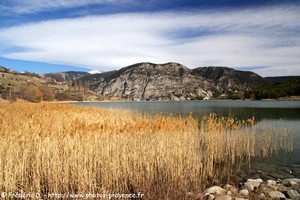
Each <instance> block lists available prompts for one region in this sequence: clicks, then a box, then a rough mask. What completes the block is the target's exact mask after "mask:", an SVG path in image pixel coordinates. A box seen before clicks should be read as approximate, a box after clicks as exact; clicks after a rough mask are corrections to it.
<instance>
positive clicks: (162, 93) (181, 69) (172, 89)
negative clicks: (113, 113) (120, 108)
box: [93, 63, 213, 100]
mask: <svg viewBox="0 0 300 200" xmlns="http://www.w3.org/2000/svg"><path fill="white" fill-rule="evenodd" d="M191 72H192V71H191V70H190V69H188V68H187V67H185V66H183V65H181V64H178V63H166V64H153V63H138V64H135V65H131V66H128V67H125V68H123V69H121V70H119V71H116V72H115V73H113V74H112V75H111V76H109V77H106V78H105V79H102V81H101V82H99V83H97V84H96V85H94V86H93V87H94V89H95V90H96V92H97V94H98V95H102V96H106V97H120V98H125V99H133V100H184V99H203V98H204V97H210V96H211V95H212V92H211V90H210V89H211V88H212V86H213V83H212V82H210V81H207V80H205V79H203V78H202V77H200V76H195V75H193V74H192V73H191Z"/></svg>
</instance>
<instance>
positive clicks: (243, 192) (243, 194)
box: [239, 189, 249, 197]
mask: <svg viewBox="0 0 300 200" xmlns="http://www.w3.org/2000/svg"><path fill="white" fill-rule="evenodd" d="M239 193H240V195H242V196H244V197H247V196H249V191H248V190H247V189H242V190H240V192H239Z"/></svg>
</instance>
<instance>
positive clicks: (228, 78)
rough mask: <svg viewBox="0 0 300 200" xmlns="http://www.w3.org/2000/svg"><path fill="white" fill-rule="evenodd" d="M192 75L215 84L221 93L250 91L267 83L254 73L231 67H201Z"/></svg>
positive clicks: (194, 70) (193, 71)
mask: <svg viewBox="0 0 300 200" xmlns="http://www.w3.org/2000/svg"><path fill="white" fill-rule="evenodd" d="M192 73H193V74H195V75H198V76H202V77H204V78H205V79H207V80H210V81H212V82H214V83H215V87H216V88H217V90H219V91H223V92H225V93H226V92H228V91H236V90H237V91H240V90H248V89H251V88H254V87H257V86H258V85H262V84H264V83H266V80H265V79H264V78H263V77H261V76H259V75H258V74H256V73H254V72H249V71H240V70H236V69H233V68H229V67H214V66H213V67H199V68H196V69H193V70H192Z"/></svg>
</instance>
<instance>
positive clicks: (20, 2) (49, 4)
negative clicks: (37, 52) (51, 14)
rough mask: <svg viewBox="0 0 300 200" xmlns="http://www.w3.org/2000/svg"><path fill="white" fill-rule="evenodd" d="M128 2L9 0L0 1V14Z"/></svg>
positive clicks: (102, 0)
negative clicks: (5, 0)
mask: <svg viewBox="0 0 300 200" xmlns="http://www.w3.org/2000/svg"><path fill="white" fill-rule="evenodd" d="M129 2H131V0H25V1H24V0H9V1H7V2H4V3H0V11H1V12H0V16H1V15H13V14H30V13H36V12H43V11H49V10H57V9H66V8H76V7H81V6H89V5H114V4H126V3H129Z"/></svg>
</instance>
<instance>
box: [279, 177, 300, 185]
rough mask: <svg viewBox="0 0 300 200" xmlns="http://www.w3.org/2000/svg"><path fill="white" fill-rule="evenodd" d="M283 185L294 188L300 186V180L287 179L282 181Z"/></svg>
mask: <svg viewBox="0 0 300 200" xmlns="http://www.w3.org/2000/svg"><path fill="white" fill-rule="evenodd" d="M282 184H283V185H285V186H294V185H297V184H300V179H299V178H287V179H284V180H283V181H282Z"/></svg>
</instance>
